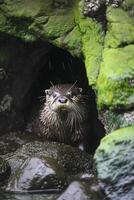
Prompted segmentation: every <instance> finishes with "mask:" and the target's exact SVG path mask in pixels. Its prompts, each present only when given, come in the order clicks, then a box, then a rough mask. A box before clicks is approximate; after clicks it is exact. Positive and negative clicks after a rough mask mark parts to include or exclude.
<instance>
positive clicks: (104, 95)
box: [97, 45, 134, 109]
mask: <svg viewBox="0 0 134 200" xmlns="http://www.w3.org/2000/svg"><path fill="white" fill-rule="evenodd" d="M133 77H134V45H129V46H126V47H125V48H119V49H105V50H104V53H103V62H102V65H101V70H100V74H99V77H98V81H97V89H98V106H99V108H100V109H102V108H103V107H105V106H106V107H109V108H110V109H116V108H119V107H123V108H130V107H132V106H133V104H134V87H133V84H131V81H132V80H133Z"/></svg>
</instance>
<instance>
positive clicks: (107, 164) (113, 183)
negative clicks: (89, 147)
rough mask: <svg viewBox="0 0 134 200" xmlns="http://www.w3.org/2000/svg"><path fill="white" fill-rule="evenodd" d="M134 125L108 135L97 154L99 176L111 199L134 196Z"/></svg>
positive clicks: (124, 198)
mask: <svg viewBox="0 0 134 200" xmlns="http://www.w3.org/2000/svg"><path fill="white" fill-rule="evenodd" d="M133 150H134V126H130V127H127V128H123V129H119V130H117V131H115V132H113V133H111V134H109V135H108V136H106V137H105V138H104V139H103V140H102V142H101V144H100V146H99V148H98V149H97V151H96V154H95V161H96V165H97V173H98V178H99V179H100V180H101V181H102V183H103V184H104V190H105V192H106V196H107V197H108V198H109V199H110V200H122V199H123V200H127V199H130V200H133V198H134V187H133V185H134V162H133V161H134V158H133V153H132V152H133Z"/></svg>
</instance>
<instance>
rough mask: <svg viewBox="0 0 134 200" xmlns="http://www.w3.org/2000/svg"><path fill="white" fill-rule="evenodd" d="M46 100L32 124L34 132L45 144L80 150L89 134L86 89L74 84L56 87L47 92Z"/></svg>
mask: <svg viewBox="0 0 134 200" xmlns="http://www.w3.org/2000/svg"><path fill="white" fill-rule="evenodd" d="M45 94H46V100H45V102H44V104H43V106H42V108H41V110H40V112H39V116H38V117H37V118H36V120H35V121H34V122H33V125H32V131H33V132H34V133H36V134H37V135H38V136H40V137H41V138H42V139H44V140H49V141H57V142H60V143H66V144H70V145H72V146H78V147H79V148H80V149H82V150H84V149H85V147H84V141H86V140H87V135H88V134H89V131H90V121H89V120H90V119H89V118H90V115H89V106H88V104H89V102H88V97H87V95H84V94H83V89H82V88H80V87H77V86H75V85H71V84H60V85H53V86H51V87H50V89H47V90H45Z"/></svg>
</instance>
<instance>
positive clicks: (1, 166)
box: [0, 158, 11, 186]
mask: <svg viewBox="0 0 134 200" xmlns="http://www.w3.org/2000/svg"><path fill="white" fill-rule="evenodd" d="M10 174H11V168H10V165H9V163H8V162H7V161H5V160H4V159H3V158H0V186H1V185H3V183H5V181H6V180H7V179H8V178H9V176H10Z"/></svg>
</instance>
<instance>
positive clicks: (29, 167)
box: [3, 141, 95, 192]
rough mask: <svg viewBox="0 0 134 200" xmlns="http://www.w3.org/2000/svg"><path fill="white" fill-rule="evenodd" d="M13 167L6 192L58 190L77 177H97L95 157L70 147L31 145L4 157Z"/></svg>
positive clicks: (46, 144) (43, 143)
mask: <svg viewBox="0 0 134 200" xmlns="http://www.w3.org/2000/svg"><path fill="white" fill-rule="evenodd" d="M3 157H4V158H5V160H8V162H9V164H10V166H11V171H12V173H11V176H10V179H9V181H8V184H7V186H5V189H6V190H7V191H14V192H17V191H19V192H20V191H21V192H24V191H33V190H34V191H37V190H38V191H39V190H42V191H49V190H51V191H59V190H62V189H63V188H64V187H65V186H66V185H67V184H69V182H70V180H73V179H74V177H75V178H76V177H81V176H82V174H89V175H93V174H95V171H94V169H93V160H92V157H91V156H90V155H89V154H87V153H85V152H82V151H81V150H79V149H77V148H74V147H71V146H69V145H64V144H59V143H55V142H39V141H36V142H30V143H27V144H23V146H22V147H21V148H19V149H18V150H17V151H15V152H13V153H8V154H6V155H4V156H3Z"/></svg>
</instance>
